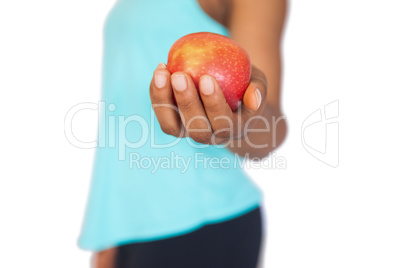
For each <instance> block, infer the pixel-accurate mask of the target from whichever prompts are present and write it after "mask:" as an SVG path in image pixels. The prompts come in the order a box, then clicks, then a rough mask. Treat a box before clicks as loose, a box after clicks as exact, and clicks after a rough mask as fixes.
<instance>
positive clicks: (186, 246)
mask: <svg viewBox="0 0 402 268" xmlns="http://www.w3.org/2000/svg"><path fill="white" fill-rule="evenodd" d="M261 231H262V230H261V211H260V208H256V209H254V210H252V211H250V212H248V213H246V214H243V215H241V216H239V217H236V218H234V219H231V220H228V221H224V222H220V223H216V224H208V225H205V226H203V227H201V228H199V229H197V230H196V231H193V232H191V233H188V234H185V235H180V236H176V237H173V238H167V239H161V240H157V241H151V242H141V243H133V244H127V245H123V246H120V247H118V251H117V258H116V261H117V266H116V267H117V268H181V267H183V268H198V267H199V268H215V267H216V268H218V267H219V268H225V267H228V268H255V267H256V266H257V263H258V256H259V253H260V246H261Z"/></svg>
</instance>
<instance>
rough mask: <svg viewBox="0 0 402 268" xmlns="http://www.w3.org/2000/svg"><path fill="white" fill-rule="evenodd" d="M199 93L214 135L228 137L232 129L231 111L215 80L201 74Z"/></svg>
mask: <svg viewBox="0 0 402 268" xmlns="http://www.w3.org/2000/svg"><path fill="white" fill-rule="evenodd" d="M199 85H200V95H201V99H202V103H203V104H204V108H205V112H206V114H207V116H208V119H209V122H210V124H211V126H212V131H213V132H214V135H215V136H216V137H218V138H224V139H228V138H230V137H231V135H232V134H233V131H234V125H233V123H234V122H233V120H232V119H233V112H232V110H231V109H230V107H229V105H228V104H227V102H226V99H225V96H224V95H223V92H222V90H221V88H220V86H219V84H218V82H216V80H215V79H214V78H213V77H211V76H209V75H203V76H201V78H200V83H199Z"/></svg>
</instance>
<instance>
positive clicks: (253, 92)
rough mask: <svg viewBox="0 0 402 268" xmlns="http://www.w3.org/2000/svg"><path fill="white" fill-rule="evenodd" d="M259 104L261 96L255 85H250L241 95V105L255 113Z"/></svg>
mask: <svg viewBox="0 0 402 268" xmlns="http://www.w3.org/2000/svg"><path fill="white" fill-rule="evenodd" d="M261 102H262V94H261V91H260V89H259V88H258V86H257V85H256V84H254V83H250V85H249V86H248V88H247V89H246V92H245V93H244V95H243V105H244V106H245V107H246V108H247V109H249V110H251V111H257V110H258V108H260V106H261Z"/></svg>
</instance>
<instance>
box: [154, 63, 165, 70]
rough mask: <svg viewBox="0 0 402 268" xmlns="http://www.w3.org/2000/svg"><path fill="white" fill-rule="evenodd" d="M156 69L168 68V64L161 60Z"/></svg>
mask: <svg viewBox="0 0 402 268" xmlns="http://www.w3.org/2000/svg"><path fill="white" fill-rule="evenodd" d="M156 69H166V64H164V63H162V62H161V63H159V64H158V67H156Z"/></svg>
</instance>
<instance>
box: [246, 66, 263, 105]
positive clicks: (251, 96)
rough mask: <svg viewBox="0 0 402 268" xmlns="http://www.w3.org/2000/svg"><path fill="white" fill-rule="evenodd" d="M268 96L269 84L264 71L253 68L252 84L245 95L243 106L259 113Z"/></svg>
mask: <svg viewBox="0 0 402 268" xmlns="http://www.w3.org/2000/svg"><path fill="white" fill-rule="evenodd" d="M266 95H267V82H266V79H265V75H264V73H263V72H262V71H260V70H259V69H257V68H255V67H254V66H253V68H252V73H251V79H250V84H249V86H248V87H247V89H246V91H245V93H244V95H243V105H244V106H245V107H246V108H247V109H249V110H251V111H257V110H258V108H260V107H261V103H262V102H264V101H265V98H266Z"/></svg>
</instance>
